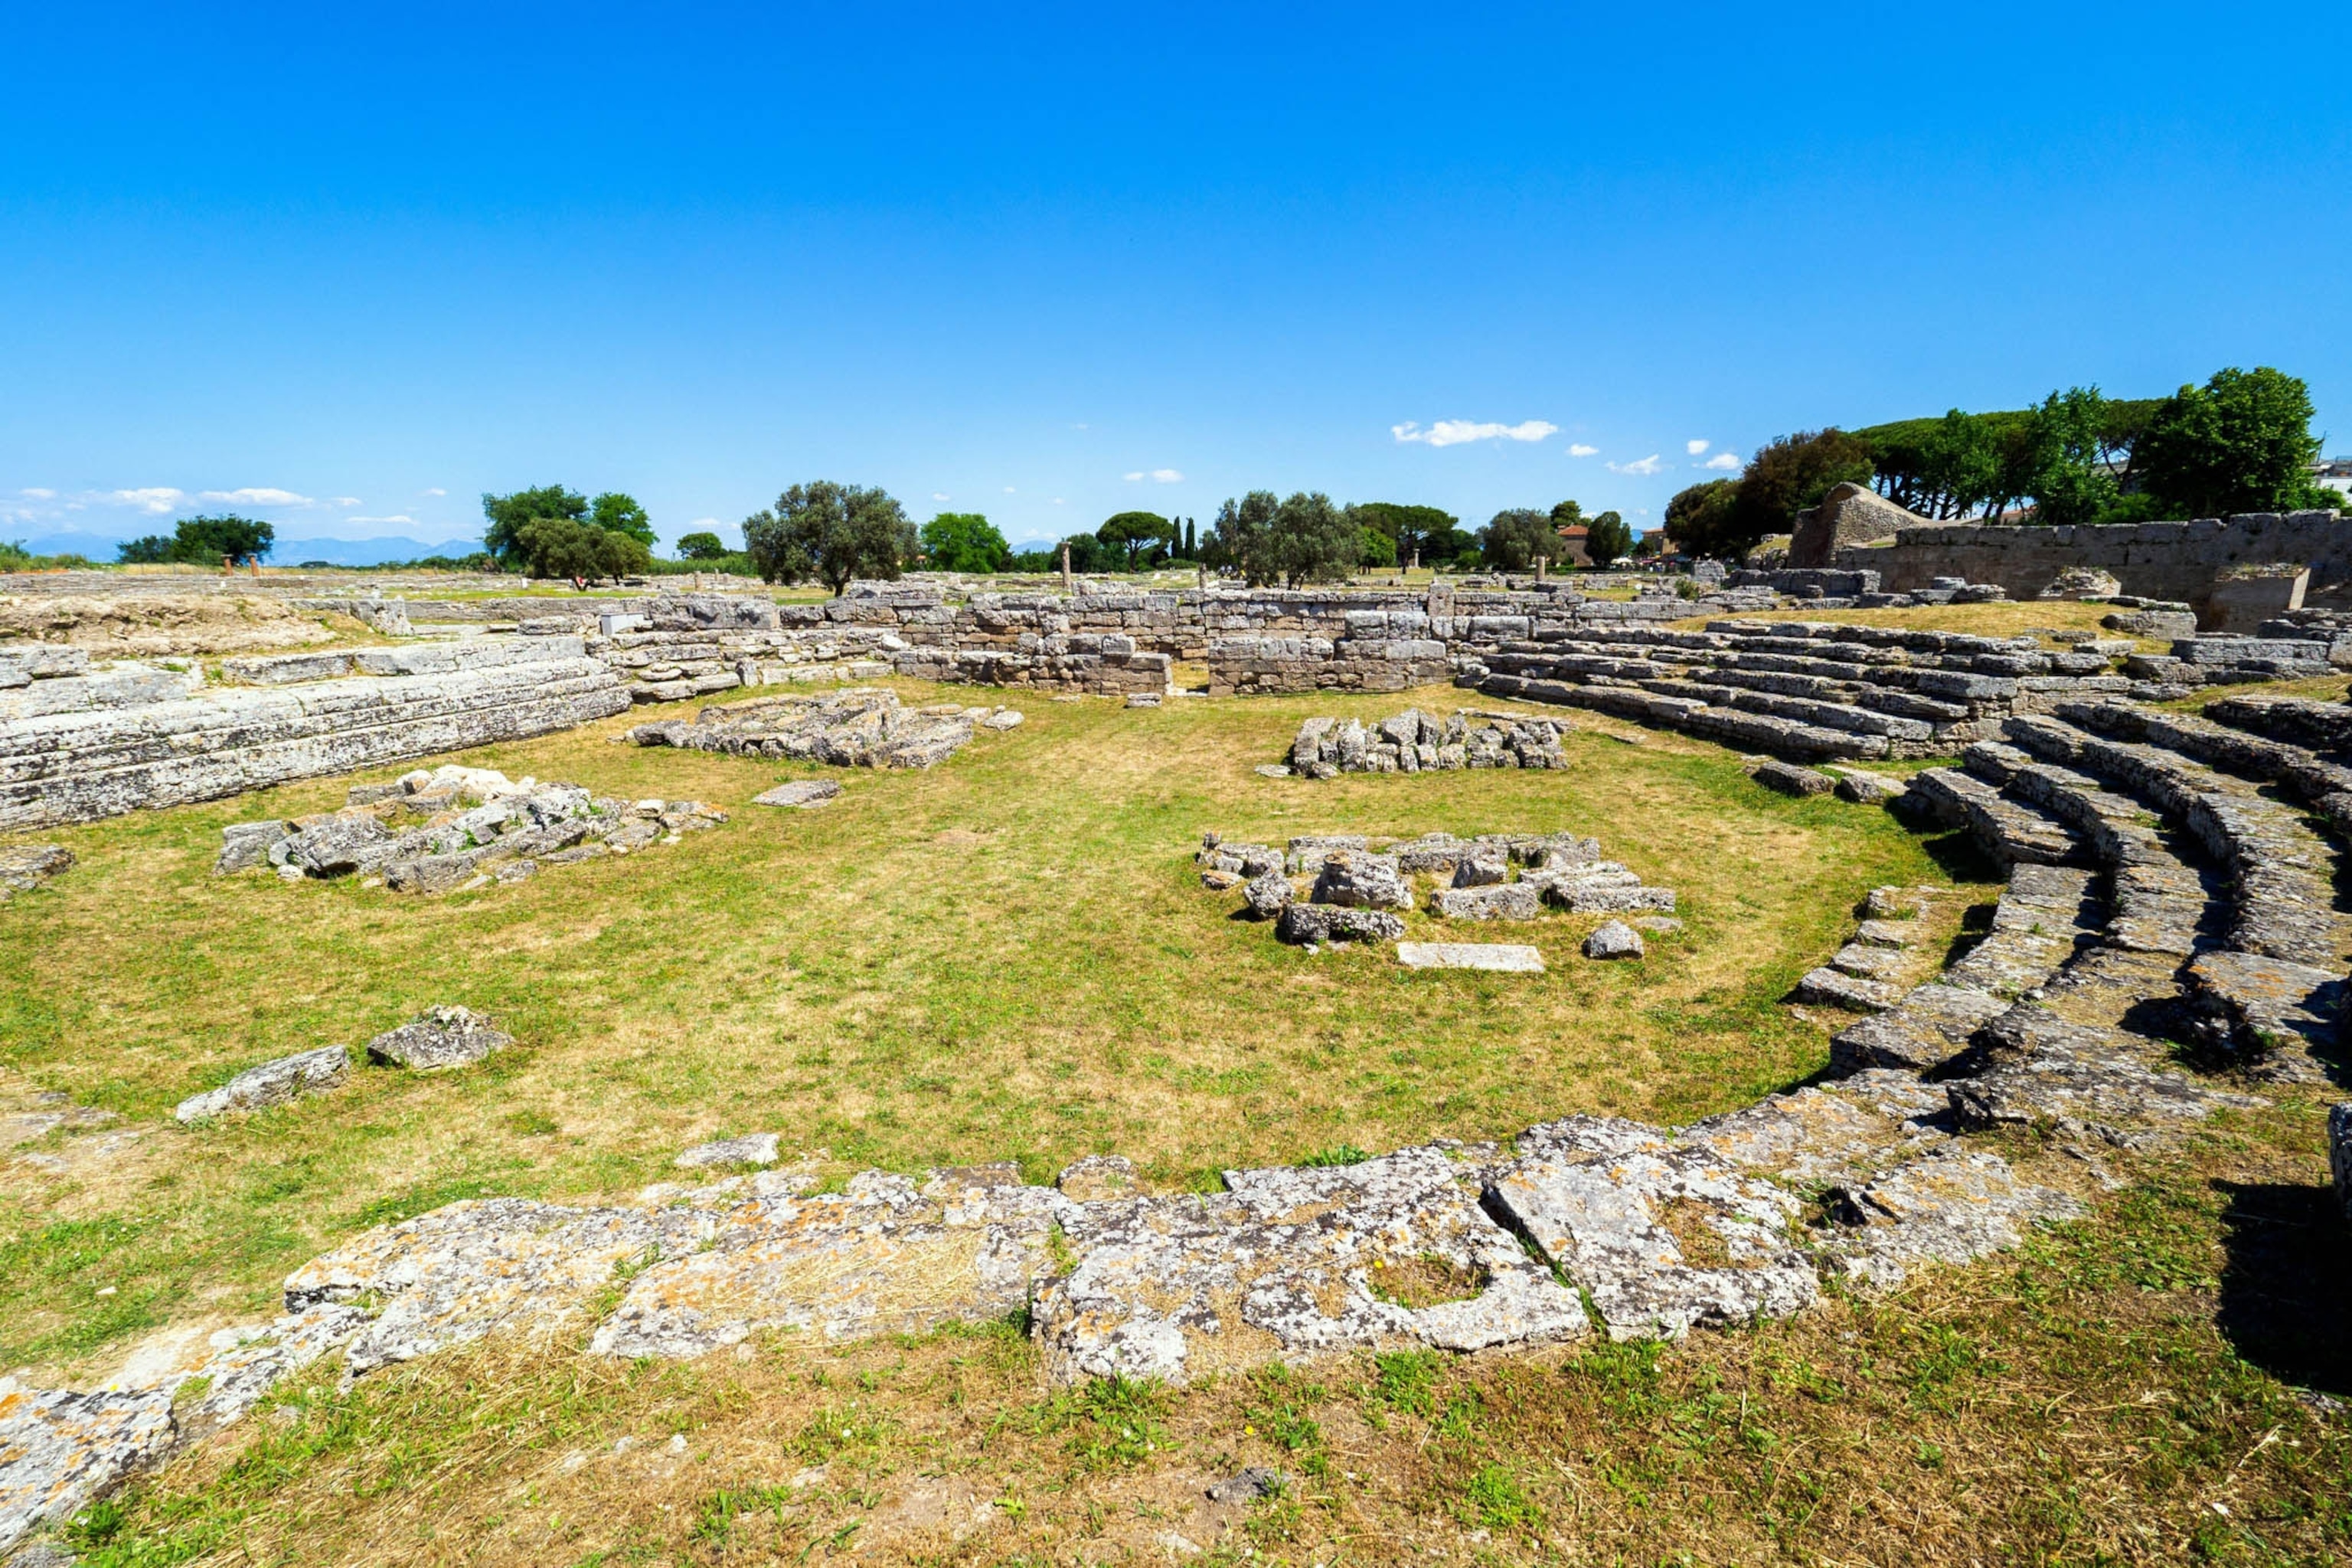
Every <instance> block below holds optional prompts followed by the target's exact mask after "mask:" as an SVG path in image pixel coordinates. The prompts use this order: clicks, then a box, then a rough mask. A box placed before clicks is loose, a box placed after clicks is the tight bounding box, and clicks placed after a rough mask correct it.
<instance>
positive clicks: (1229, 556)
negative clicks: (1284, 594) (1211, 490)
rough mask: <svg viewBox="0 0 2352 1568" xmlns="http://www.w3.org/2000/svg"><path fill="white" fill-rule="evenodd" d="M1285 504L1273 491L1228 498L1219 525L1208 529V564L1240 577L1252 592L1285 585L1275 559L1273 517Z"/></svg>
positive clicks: (1204, 557) (1221, 510)
mask: <svg viewBox="0 0 2352 1568" xmlns="http://www.w3.org/2000/svg"><path fill="white" fill-rule="evenodd" d="M1281 508H1282V503H1281V502H1280V501H1279V500H1276V499H1275V494H1274V492H1273V491H1272V490H1252V491H1250V492H1249V493H1248V494H1247V495H1245V496H1244V497H1242V498H1241V500H1234V499H1233V498H1232V497H1230V496H1229V497H1227V498H1226V500H1225V504H1224V505H1223V506H1221V507H1219V508H1218V509H1217V516H1216V521H1214V522H1213V523H1211V524H1210V525H1209V543H1208V547H1207V550H1206V551H1205V552H1203V557H1202V558H1203V559H1204V560H1205V561H1206V562H1207V563H1208V564H1210V565H1212V566H1215V567H1219V568H1222V569H1223V570H1225V571H1229V572H1233V573H1234V574H1238V575H1239V576H1240V577H1241V579H1242V580H1243V581H1244V582H1245V583H1247V584H1249V585H1250V586H1251V587H1253V588H1262V587H1265V585H1266V584H1270V583H1279V582H1281V581H1282V567H1281V564H1280V563H1279V562H1277V561H1276V558H1275V551H1274V543H1273V541H1274V514H1275V513H1276V511H1278V510H1281Z"/></svg>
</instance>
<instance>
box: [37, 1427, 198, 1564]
mask: <svg viewBox="0 0 2352 1568" xmlns="http://www.w3.org/2000/svg"><path fill="white" fill-rule="evenodd" d="M172 1440H173V1426H172V1396H171V1395H170V1394H168V1393H165V1392H163V1391H161V1390H157V1389H128V1390H123V1391H121V1392H112V1391H100V1392H99V1393H95V1394H69V1393H67V1392H65V1391H63V1390H47V1391H42V1392H38V1393H21V1394H20V1393H10V1394H0V1552H5V1551H6V1550H7V1549H8V1548H9V1547H11V1546H13V1545H15V1544H16V1542H17V1541H18V1540H20V1539H21V1538H22V1537H23V1536H24V1535H25V1534H26V1532H27V1531H31V1530H32V1529H34V1528H35V1527H36V1526H38V1525H42V1524H61V1523H63V1522H64V1521H67V1520H68V1519H71V1518H72V1517H73V1516H74V1515H75V1514H77V1513H79V1512H80V1511H81V1510H82V1509H83V1508H84V1507H85V1506H87V1505H88V1504H89V1503H90V1502H92V1501H93V1500H96V1499H98V1498H100V1497H102V1496H103V1495H105V1493H106V1492H107V1491H109V1490H110V1489H112V1488H113V1487H114V1486H115V1485H117V1484H118V1483H119V1482H121V1479H123V1478H124V1477H125V1476H128V1475H130V1474H131V1473H132V1472H134V1471H137V1470H141V1469H144V1468H147V1467H148V1466H150V1465H152V1464H155V1463H156V1462H158V1461H159V1460H161V1459H162V1458H163V1456H164V1455H165V1454H166V1453H167V1452H169V1450H170V1448H171V1445H172Z"/></svg>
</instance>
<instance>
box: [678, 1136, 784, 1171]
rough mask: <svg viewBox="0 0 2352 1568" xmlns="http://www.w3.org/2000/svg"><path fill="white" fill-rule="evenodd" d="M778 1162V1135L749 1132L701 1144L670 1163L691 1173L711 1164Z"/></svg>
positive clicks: (764, 1163)
mask: <svg viewBox="0 0 2352 1568" xmlns="http://www.w3.org/2000/svg"><path fill="white" fill-rule="evenodd" d="M670 1163H671V1164H673V1165H677V1166H678V1167H680V1168H682V1169H685V1170H689V1171H690V1170H697V1169H699V1168H702V1167H704V1166H709V1165H772V1164H774V1163H776V1135H775V1134H774V1133H772V1132H747V1133H745V1134H744V1135H743V1136H741V1137H740V1138H720V1139H716V1140H714V1141H712V1142H709V1143H697V1144H696V1145H695V1146H694V1147H693V1148H691V1149H688V1150H685V1151H683V1152H680V1153H679V1155H678V1157H677V1159H675V1160H672V1161H671V1162H670Z"/></svg>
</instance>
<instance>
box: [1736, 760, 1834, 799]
mask: <svg viewBox="0 0 2352 1568" xmlns="http://www.w3.org/2000/svg"><path fill="white" fill-rule="evenodd" d="M1750 776H1751V777H1753V778H1754V779H1755V781H1756V782H1757V783H1758V784H1762V785H1763V786H1764V787H1765V788H1766V789H1770V790H1778V791H1780V793H1781V794H1782V795H1827V794H1829V793H1830V791H1832V790H1833V789H1835V788H1836V787H1837V780H1835V779H1833V778H1832V777H1831V776H1830V775H1829V774H1827V773H1819V772H1816V771H1815V770H1814V769H1811V768H1801V767H1799V766H1798V765H1797V764H1796V763H1784V762H1781V761H1780V759H1779V758H1777V757H1768V758H1766V759H1765V760H1764V761H1763V762H1761V763H1758V764H1757V767H1756V771H1755V773H1753V774H1751V775H1750Z"/></svg>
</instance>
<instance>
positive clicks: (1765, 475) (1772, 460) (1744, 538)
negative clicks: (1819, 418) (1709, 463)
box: [1711, 429, 1873, 555]
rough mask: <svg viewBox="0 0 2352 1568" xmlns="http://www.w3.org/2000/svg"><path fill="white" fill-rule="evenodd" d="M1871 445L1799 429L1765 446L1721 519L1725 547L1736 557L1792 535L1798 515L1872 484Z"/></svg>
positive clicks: (1830, 432) (1830, 433) (1743, 475)
mask: <svg viewBox="0 0 2352 1568" xmlns="http://www.w3.org/2000/svg"><path fill="white" fill-rule="evenodd" d="M1872 472H1873V469H1872V466H1871V460H1870V447H1869V446H1868V445H1867V444H1866V443H1864V441H1862V440H1861V439H1860V438H1859V437H1854V436H1852V435H1849V434H1848V433H1846V432H1845V431H1843V430H1838V429H1829V430H1801V431H1799V432H1798V433H1797V434H1796V435H1794V436H1783V437H1780V438H1779V439H1777V440H1773V441H1769V442H1767V443H1766V444H1765V445H1764V446H1763V447H1759V448H1758V450H1757V452H1756V455H1755V456H1754V457H1752V458H1748V467H1747V468H1745V469H1743V470H1742V471H1741V473H1740V476H1739V483H1738V489H1736V490H1735V491H1734V492H1733V494H1732V500H1731V504H1730V507H1729V509H1728V511H1727V516H1726V517H1725V519H1724V521H1723V528H1724V531H1725V537H1724V538H1723V540H1722V541H1721V542H1720V543H1721V545H1722V546H1723V548H1721V549H1720V550H1718V551H1717V552H1711V553H1720V554H1727V555H1728V554H1736V553H1737V552H1739V551H1742V550H1746V549H1748V548H1749V547H1750V546H1752V545H1754V544H1755V543H1756V542H1757V541H1758V540H1759V539H1762V538H1764V537H1766V536H1767V535H1769V534H1775V533H1788V532H1790V531H1793V530H1794V529H1795V528H1796V526H1797V514H1798V513H1799V512H1801V511H1804V510H1808V509H1809V508H1811V507H1816V506H1819V505H1821V503H1822V497H1823V496H1825V495H1827V494H1829V492H1830V490H1831V489H1832V488H1833V487H1835V486H1838V485H1842V484H1849V483H1851V484H1868V483H1869V482H1870V476H1871V474H1872Z"/></svg>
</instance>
